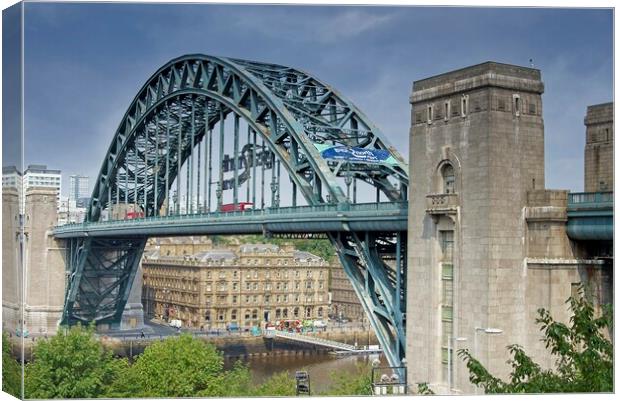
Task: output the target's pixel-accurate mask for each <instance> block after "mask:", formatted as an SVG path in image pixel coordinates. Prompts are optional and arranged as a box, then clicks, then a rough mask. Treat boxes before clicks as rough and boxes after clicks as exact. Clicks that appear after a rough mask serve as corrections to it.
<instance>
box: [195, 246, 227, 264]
mask: <svg viewBox="0 0 620 401" xmlns="http://www.w3.org/2000/svg"><path fill="white" fill-rule="evenodd" d="M193 257H194V258H196V259H198V260H199V261H200V262H207V261H209V260H235V259H237V255H235V253H234V252H233V251H230V250H228V249H211V250H208V251H204V252H198V253H197V254H195V255H194V256H193Z"/></svg>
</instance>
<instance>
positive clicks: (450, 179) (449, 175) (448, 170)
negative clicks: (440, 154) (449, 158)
mask: <svg viewBox="0 0 620 401" xmlns="http://www.w3.org/2000/svg"><path fill="white" fill-rule="evenodd" d="M441 178H442V179H443V193H444V194H453V193H454V167H452V165H451V164H449V163H448V164H446V165H445V166H443V168H442V169H441Z"/></svg>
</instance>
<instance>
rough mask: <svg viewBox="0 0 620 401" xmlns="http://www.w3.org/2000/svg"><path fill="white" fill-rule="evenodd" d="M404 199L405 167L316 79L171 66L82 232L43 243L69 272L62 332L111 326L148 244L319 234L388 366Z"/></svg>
mask: <svg viewBox="0 0 620 401" xmlns="http://www.w3.org/2000/svg"><path fill="white" fill-rule="evenodd" d="M227 152H228V153H227ZM229 153H230V154H231V155H232V156H230V155H229ZM281 170H283V171H284V174H285V175H288V178H289V180H288V181H287V180H282V178H281V175H282V171H281ZM269 172H270V173H271V177H270V178H269V177H268V176H269ZM407 188H408V167H407V165H406V163H405V162H404V161H403V158H402V157H401V156H400V155H399V154H398V152H397V151H396V150H395V149H394V148H393V147H392V146H391V145H390V144H389V142H388V141H387V139H386V137H385V136H384V135H383V134H382V133H381V131H380V130H379V129H378V128H377V127H376V126H375V125H374V124H373V123H372V122H371V121H370V120H369V119H368V118H367V117H366V116H365V115H364V113H362V111H361V110H359V109H358V108H357V107H356V106H355V105H354V104H353V103H351V102H350V101H349V100H347V99H346V98H345V97H343V96H342V95H341V94H340V93H338V91H336V90H335V89H334V88H332V87H330V86H328V85H327V84H325V83H323V82H322V81H320V80H319V79H317V78H316V77H314V76H312V75H310V74H308V73H306V72H303V71H301V70H298V69H295V68H291V67H286V66H281V65H276V64H268V63H260V62H254V61H247V60H240V59H232V58H224V57H213V56H208V55H199V54H196V55H186V56H182V57H180V58H177V59H174V60H172V61H170V62H168V63H167V64H166V65H164V66H163V67H161V68H160V69H159V70H158V71H157V72H155V74H153V75H152V76H151V77H150V78H149V79H148V80H147V82H146V83H145V84H144V85H143V86H142V88H141V89H140V91H139V92H138V94H137V95H136V96H135V98H134V99H133V101H132V103H131V105H130V106H129V108H128V109H127V112H126V113H125V115H124V116H123V118H122V120H121V122H120V124H119V126H118V129H117V130H116V133H115V134H114V138H113V140H112V142H111V144H110V146H109V148H108V150H107V152H106V154H105V157H104V160H103V163H102V166H101V170H100V172H99V176H98V177H97V180H96V182H95V187H94V190H93V194H92V198H91V203H90V205H89V209H88V212H87V216H86V220H85V222H84V223H82V224H71V225H65V226H61V227H57V228H56V229H55V235H56V237H57V238H61V239H64V240H66V241H67V249H68V251H67V270H68V272H70V276H69V280H68V284H67V289H66V296H65V306H64V312H63V323H65V324H75V323H77V322H91V321H96V322H98V323H112V324H115V323H118V322H120V319H121V315H122V313H123V309H124V307H125V304H126V302H127V298H128V296H129V291H130V288H131V283H132V282H133V278H134V276H135V274H136V271H137V267H138V264H139V260H140V258H141V255H142V252H143V250H144V246H145V244H146V240H147V239H148V238H149V237H152V236H163V235H189V234H205V233H206V234H216V233H219V234H235V233H237V234H242V233H263V234H268V235H304V234H312V233H321V234H323V235H326V236H327V237H328V238H329V239H330V240H331V242H332V243H333V244H334V246H335V249H336V251H337V254H338V256H339V258H340V261H341V262H342V264H343V265H344V268H345V271H346V273H347V275H348V277H349V278H350V280H351V282H352V284H353V288H354V289H355V291H356V293H357V295H358V297H359V299H360V301H361V303H362V305H363V307H364V310H365V312H366V314H367V315H368V317H369V320H370V322H371V324H372V326H373V328H374V330H375V331H376V333H377V337H378V338H379V341H380V342H381V345H382V347H383V349H384V351H385V354H386V356H387V358H388V360H389V362H390V364H391V365H392V366H399V365H400V360H401V359H402V358H403V357H404V341H405V304H406V297H405V296H406V292H405V282H406V280H405V278H406V276H405V275H406V254H405V250H406V219H407ZM298 193H299V194H300V195H301V196H298ZM250 205H252V210H246V209H248V206H250ZM130 213H131V217H132V219H130V220H127V219H126V217H127V216H128V215H129V214H130ZM135 217H138V218H135Z"/></svg>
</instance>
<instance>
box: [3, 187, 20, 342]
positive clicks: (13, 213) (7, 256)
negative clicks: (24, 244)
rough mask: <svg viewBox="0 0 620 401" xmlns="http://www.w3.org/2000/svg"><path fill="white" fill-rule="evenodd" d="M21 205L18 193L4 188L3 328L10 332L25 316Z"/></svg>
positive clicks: (12, 189) (15, 190)
mask: <svg viewBox="0 0 620 401" xmlns="http://www.w3.org/2000/svg"><path fill="white" fill-rule="evenodd" d="M19 204H20V200H19V194H18V192H17V189H14V188H2V326H3V328H4V329H5V330H10V331H15V329H16V328H17V327H18V324H19V321H20V320H21V314H22V311H21V303H22V292H21V288H22V280H21V278H22V274H23V270H22V263H21V260H20V255H19V242H18V241H19V240H18V235H19Z"/></svg>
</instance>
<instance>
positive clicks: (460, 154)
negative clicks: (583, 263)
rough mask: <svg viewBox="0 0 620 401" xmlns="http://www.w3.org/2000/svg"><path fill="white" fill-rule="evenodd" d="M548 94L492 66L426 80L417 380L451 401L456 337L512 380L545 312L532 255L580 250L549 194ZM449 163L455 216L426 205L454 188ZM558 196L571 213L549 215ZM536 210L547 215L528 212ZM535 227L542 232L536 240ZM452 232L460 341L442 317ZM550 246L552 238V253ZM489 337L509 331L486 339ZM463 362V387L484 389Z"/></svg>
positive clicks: (412, 297)
mask: <svg viewBox="0 0 620 401" xmlns="http://www.w3.org/2000/svg"><path fill="white" fill-rule="evenodd" d="M543 89H544V85H543V83H542V81H541V77H540V72H539V71H538V70H535V69H530V68H524V67H517V66H509V65H504V64H498V63H491V62H489V63H484V64H480V65H477V66H473V67H468V68H464V69H461V70H458V71H454V72H451V73H447V74H442V75H439V76H436V77H432V78H429V79H425V80H422V81H417V82H415V83H414V86H413V93H412V96H411V99H410V100H411V103H412V106H413V107H412V126H411V132H410V137H411V140H410V146H411V148H410V168H411V173H410V179H411V181H412V184H411V192H410V210H409V218H410V221H409V252H408V269H409V271H408V276H407V277H408V303H407V334H408V338H407V360H408V362H409V366H410V370H409V372H410V377H409V380H410V382H412V383H417V382H428V383H429V384H430V385H431V386H432V387H433V388H435V389H436V390H437V391H438V392H443V393H445V392H447V374H446V372H447V366H446V365H445V363H444V364H442V344H443V345H444V346H445V345H446V344H447V340H446V336H451V337H461V338H462V339H461V341H458V342H453V343H452V347H455V346H456V347H457V348H469V349H470V350H471V351H472V352H473V353H475V356H476V357H477V358H479V359H480V360H481V361H482V362H483V363H484V364H485V365H486V366H488V367H489V368H490V370H491V372H493V373H494V374H497V375H500V376H505V375H506V374H507V373H508V366H507V365H506V364H505V361H506V360H507V359H508V357H509V355H508V353H507V351H506V346H507V345H508V344H513V343H519V344H524V345H525V346H526V347H527V345H528V343H529V342H530V341H531V339H530V337H531V336H530V333H531V331H530V330H529V329H526V327H528V324H527V322H528V321H533V320H530V319H531V310H532V308H531V306H532V307H533V306H538V305H531V304H530V303H528V302H527V301H526V299H527V297H528V291H534V292H536V291H537V290H536V289H534V288H532V287H531V286H528V283H529V281H528V264H527V252H528V249H531V251H532V252H533V254H536V255H539V254H540V255H541V256H545V257H546V256H547V252H546V247H547V245H548V246H550V247H552V248H553V252H554V253H553V255H554V256H563V257H564V256H566V255H565V254H564V253H565V252H568V251H569V250H570V245H569V244H568V243H567V242H566V239H565V234H564V237H562V232H561V229H560V230H559V232H558V228H559V227H561V224H562V223H563V222H564V221H565V218H566V217H565V215H566V209H565V207H566V206H565V202H566V200H565V198H566V193H565V192H561V193H560V194H559V195H557V194H548V193H546V192H545V191H544V188H545V177H544V133H543V132H544V124H543V119H542V99H541V94H542V92H543ZM447 163H450V164H451V165H452V166H453V167H454V169H455V192H456V194H455V195H451V198H450V199H451V200H450V201H448V202H446V204H447V205H449V207H445V208H444V209H445V210H443V211H442V209H441V207H440V208H434V209H432V210H430V209H429V208H428V207H427V200H426V198H427V196H428V195H429V194H433V193H437V192H441V191H442V180H443V179H442V176H441V171H442V170H441V169H442V166H443V165H445V164H447ZM540 191H542V192H541V193H539V192H540ZM537 196H542V198H541V199H538V200H536V198H537ZM554 196H559V197H560V198H562V199H561V200H560V203H561V202H562V201H563V202H564V204H563V209H562V208H561V207H559V206H555V207H556V208H558V207H559V208H560V209H562V210H560V211H558V210H552V211H551V212H550V211H548V210H547V209H545V208H546V207H551V208H553V207H554V206H553V202H554V201H555V200H554ZM536 202H538V203H536ZM529 203H532V205H536V206H532V208H530V209H528V204H529ZM556 203H557V202H556ZM554 212H555V213H556V214H557V213H559V217H558V216H555V215H554V214H553V213H554ZM527 213H530V215H528V214H527ZM549 213H550V214H549ZM526 217H530V218H531V221H528V220H527V219H526ZM536 218H538V220H536ZM550 224H551V226H550ZM530 226H531V227H530ZM530 228H533V230H532V231H533V232H535V231H537V230H538V231H541V233H540V234H539V235H538V236H536V234H532V236H530V237H528V235H527V233H528V231H529V229H530ZM444 229H454V232H455V239H454V241H455V243H454V259H453V269H454V278H453V280H454V288H453V299H454V301H453V303H454V306H453V313H452V333H451V335H450V334H449V333H448V334H446V329H445V327H446V326H445V321H444V320H445V319H442V317H441V315H440V310H441V305H442V297H445V296H444V295H442V294H441V293H440V291H441V280H442V278H441V272H440V266H439V263H438V262H439V259H438V255H439V252H440V244H439V241H438V238H439V237H438V235H439V231H441V230H444ZM543 237H544V238H548V239H549V241H548V242H547V244H545V245H542V247H543V248H541V245H540V244H539V243H538V239H540V238H543ZM528 238H529V240H530V242H528ZM554 280H555V279H554ZM560 281H561V280H560ZM534 283H538V282H537V281H534ZM568 288H569V289H570V286H568ZM540 306H542V305H540ZM442 327H444V329H442ZM484 328H499V329H501V330H502V333H501V334H499V335H497V334H496V335H492V334H486V333H485V332H484V330H481V329H484ZM442 330H443V331H442ZM442 336H443V337H444V338H442ZM463 338H464V339H463ZM443 352H444V353H446V352H447V351H443ZM452 359H453V364H454V368H453V380H452V384H453V388H454V390H455V391H456V392H465V393H472V392H474V388H473V387H472V386H471V385H470V384H469V381H468V372H467V370H466V367H465V366H464V364H463V363H462V362H461V361H459V360H458V358H456V353H455V354H453V358H452Z"/></svg>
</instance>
